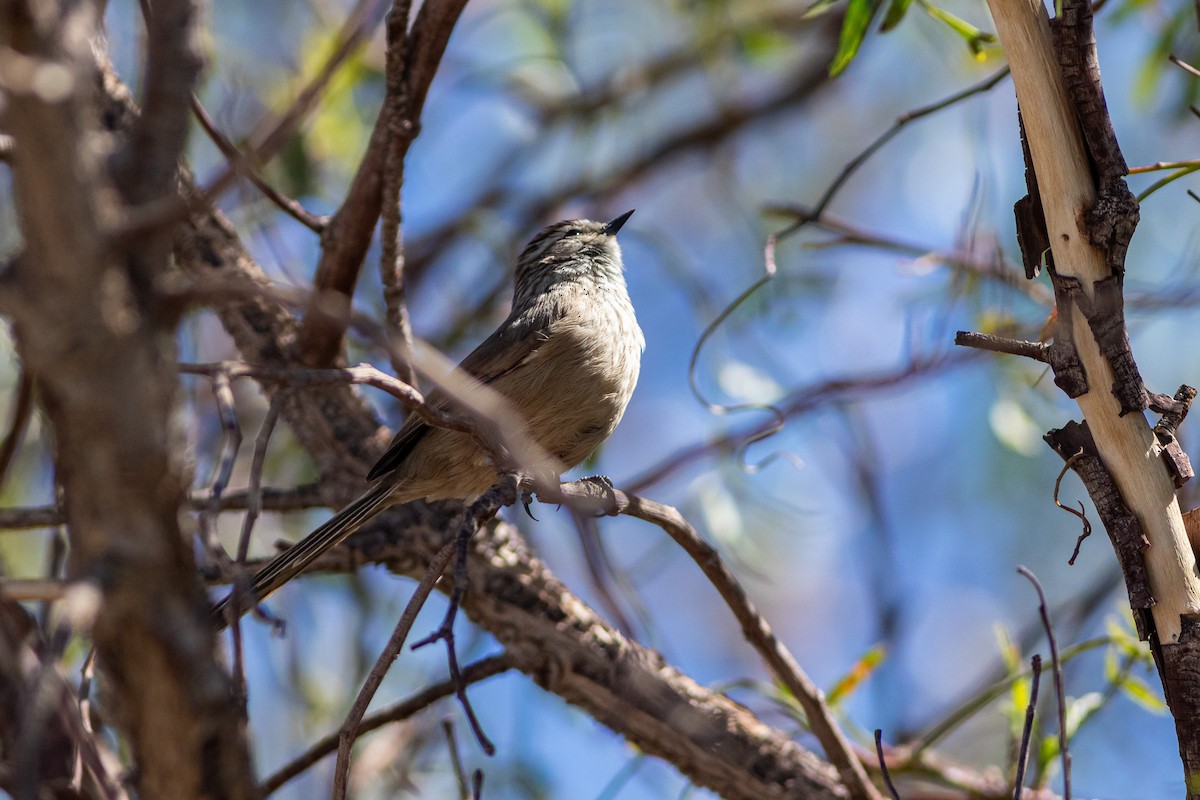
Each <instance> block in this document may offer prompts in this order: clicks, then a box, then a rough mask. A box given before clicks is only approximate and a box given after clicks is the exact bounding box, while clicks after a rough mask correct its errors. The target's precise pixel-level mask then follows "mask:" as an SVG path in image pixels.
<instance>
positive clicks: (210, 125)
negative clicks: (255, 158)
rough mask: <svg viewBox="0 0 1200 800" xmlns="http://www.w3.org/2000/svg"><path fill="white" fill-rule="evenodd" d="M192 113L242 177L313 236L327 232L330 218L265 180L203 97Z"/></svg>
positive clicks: (196, 101)
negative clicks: (210, 111)
mask: <svg viewBox="0 0 1200 800" xmlns="http://www.w3.org/2000/svg"><path fill="white" fill-rule="evenodd" d="M192 113H193V114H194V115H195V117H196V120H197V121H198V122H199V123H200V127H201V128H203V129H204V132H205V133H207V134H208V138H210V139H212V140H213V144H215V145H216V146H217V149H218V150H220V151H221V153H222V154H223V155H224V156H225V158H227V159H228V160H229V162H230V165H231V166H234V167H235V168H236V169H237V170H238V172H239V174H241V175H242V176H243V177H245V178H246V180H248V181H250V183H252V184H253V185H254V187H255V188H257V189H258V190H259V191H260V192H262V193H263V196H264V197H266V198H267V199H268V200H270V201H271V202H272V203H274V204H275V205H276V206H278V207H279V209H280V210H281V211H283V212H284V213H285V214H287V215H288V216H290V217H291V218H292V219H294V220H296V221H297V222H299V223H300V224H301V225H303V226H304V227H306V228H308V229H309V230H310V231H312V232H313V233H320V232H321V231H323V230H325V225H326V223H327V222H328V219H327V218H326V217H321V216H318V215H316V214H314V213H312V212H311V211H309V210H308V209H307V208H305V207H304V206H302V205H300V204H299V203H298V202H296V201H295V200H293V199H292V198H290V197H288V196H287V195H285V194H284V193H283V192H281V191H279V190H278V189H276V188H275V187H274V186H272V185H271V184H269V183H267V182H266V180H264V179H263V177H262V175H260V174H259V172H258V170H256V169H254V167H253V165H252V163H251V159H250V158H249V157H248V156H246V155H244V154H243V153H242V152H241V151H240V150H238V148H237V145H235V144H234V143H233V142H231V141H229V137H227V136H226V135H225V134H224V133H222V132H221V129H220V128H218V127H217V123H216V122H215V121H213V118H212V117H210V116H209V115H208V111H207V110H205V108H204V106H203V105H202V104H201V103H200V98H199V97H197V96H196V95H195V93H193V94H192Z"/></svg>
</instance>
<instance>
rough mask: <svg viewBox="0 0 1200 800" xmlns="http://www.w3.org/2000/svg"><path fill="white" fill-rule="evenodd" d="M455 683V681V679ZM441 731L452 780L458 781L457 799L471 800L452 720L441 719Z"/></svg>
mask: <svg viewBox="0 0 1200 800" xmlns="http://www.w3.org/2000/svg"><path fill="white" fill-rule="evenodd" d="M456 683H457V681H456ZM442 732H443V733H445V734H446V749H447V750H449V751H450V768H451V769H452V770H453V771H454V780H455V781H456V782H457V783H458V798H459V800H471V796H470V795H469V794H468V791H469V790H468V788H467V776H466V774H465V773H464V772H463V765H462V757H461V756H459V754H458V742H457V741H455V738H454V720H452V719H449V718H447V719H444V720H442Z"/></svg>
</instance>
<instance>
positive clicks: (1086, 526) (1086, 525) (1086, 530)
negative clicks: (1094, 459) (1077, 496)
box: [1054, 448, 1092, 566]
mask: <svg viewBox="0 0 1200 800" xmlns="http://www.w3.org/2000/svg"><path fill="white" fill-rule="evenodd" d="M1083 455H1084V452H1083V448H1080V450H1079V452H1078V453H1076V454H1075V455H1073V456H1071V457H1070V458H1068V459H1067V460H1066V462H1064V463H1063V468H1062V470H1061V471H1060V472H1059V473H1058V477H1057V478H1055V479H1054V505H1056V506H1058V507H1059V508H1061V509H1062V510H1063V511H1066V512H1067V513H1068V514H1073V515H1075V516H1076V517H1079V520H1080V522H1082V523H1083V533H1081V534H1079V538H1078V539H1076V540H1075V550H1074V551H1072V553H1071V557H1070V558H1069V559H1067V563H1068V564H1070V565H1071V566H1075V559H1076V558H1078V557H1079V548H1080V547H1082V546H1083V540H1084V539H1086V538H1088V537H1089V536H1091V535H1092V523H1091V522H1089V521H1088V518H1087V514H1086V513H1084V510H1083V501H1082V500H1080V501H1079V510H1078V511H1076V510H1075V509H1073V508H1071V507H1070V506H1064V505H1063V504H1062V503H1060V502H1059V500H1058V489H1059V487H1060V486H1061V485H1062V479H1063V476H1064V475H1066V474H1067V470H1069V469H1070V468H1071V467H1073V466H1075V462H1076V461H1078V460H1079V459H1080V458H1082V457H1083Z"/></svg>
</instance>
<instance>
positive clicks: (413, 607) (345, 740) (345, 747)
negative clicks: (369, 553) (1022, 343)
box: [333, 538, 455, 800]
mask: <svg viewBox="0 0 1200 800" xmlns="http://www.w3.org/2000/svg"><path fill="white" fill-rule="evenodd" d="M454 549H455V540H454V539H453V538H451V539H450V540H449V541H447V542H446V544H445V545H443V546H442V549H441V550H439V551H438V554H437V555H436V556H435V557H434V559H433V561H432V562H430V564H429V568H428V570H427V571H426V572H425V577H424V578H422V579H421V582H420V583H419V584H418V585H417V589H416V591H414V592H413V595H412V597H411V598H409V601H408V605H407V606H406V607H405V609H404V613H403V614H402V615H401V616H400V621H399V622H398V623H397V624H396V628H395V630H393V631H392V635H391V637H390V638H389V639H388V641H387V644H386V645H384V647H383V650H382V651H381V652H380V653H379V658H378V659H376V661H375V665H374V666H373V667H371V672H370V674H368V675H367V679H366V681H364V683H363V685H362V688H361V689H359V692H358V697H356V698H355V700H354V705H353V706H351V708H350V713H348V714H347V715H346V719H345V721H344V722H342V728H341V731H340V732H339V733H338V748H337V766H335V767H334V773H333V800H345V797H346V789H347V787H348V785H349V781H350V748H351V747H353V745H354V740H355V739H356V738H357V737H358V729H359V726H360V724H361V723H362V719H363V715H364V714H366V712H367V706H369V705H370V704H371V700H372V699H373V698H374V697H375V692H376V691H377V690H378V689H379V685H380V684H381V683H383V678H384V676H385V675H387V672H388V669H389V668H390V667H391V665H392V662H393V661H395V660H396V658H397V656H399V655H400V650H401V649H402V648H403V647H404V640H405V639H407V638H408V634H409V632H410V631H411V630H412V626H413V623H414V622H415V621H416V619H417V613H418V612H419V611H420V610H421V609H422V608H423V607H424V605H425V601H426V600H427V599H429V595H430V594H431V593H432V592H433V587H434V585H435V584H437V582H438V580H440V579H441V577H442V573H443V572H445V570H446V567H447V566H448V565H449V564H450V558H451V557H452V556H453V555H454Z"/></svg>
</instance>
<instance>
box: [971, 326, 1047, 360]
mask: <svg viewBox="0 0 1200 800" xmlns="http://www.w3.org/2000/svg"><path fill="white" fill-rule="evenodd" d="M954 343H955V344H956V345H958V346H959V347H974V348H975V349H977V350H988V351H990V352H993V353H1007V354H1008V355H1010V356H1024V357H1025V358H1032V359H1033V360H1034V361H1040V362H1042V363H1043V364H1045V363H1048V362H1049V358H1050V357H1049V356H1048V355H1047V354H1048V353H1049V352H1050V345H1048V344H1046V343H1045V342H1026V341H1022V340H1020V339H1005V338H1004V337H1002V336H993V335H992V334H990V333H972V332H970V331H959V332H958V333H956V334H954Z"/></svg>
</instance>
